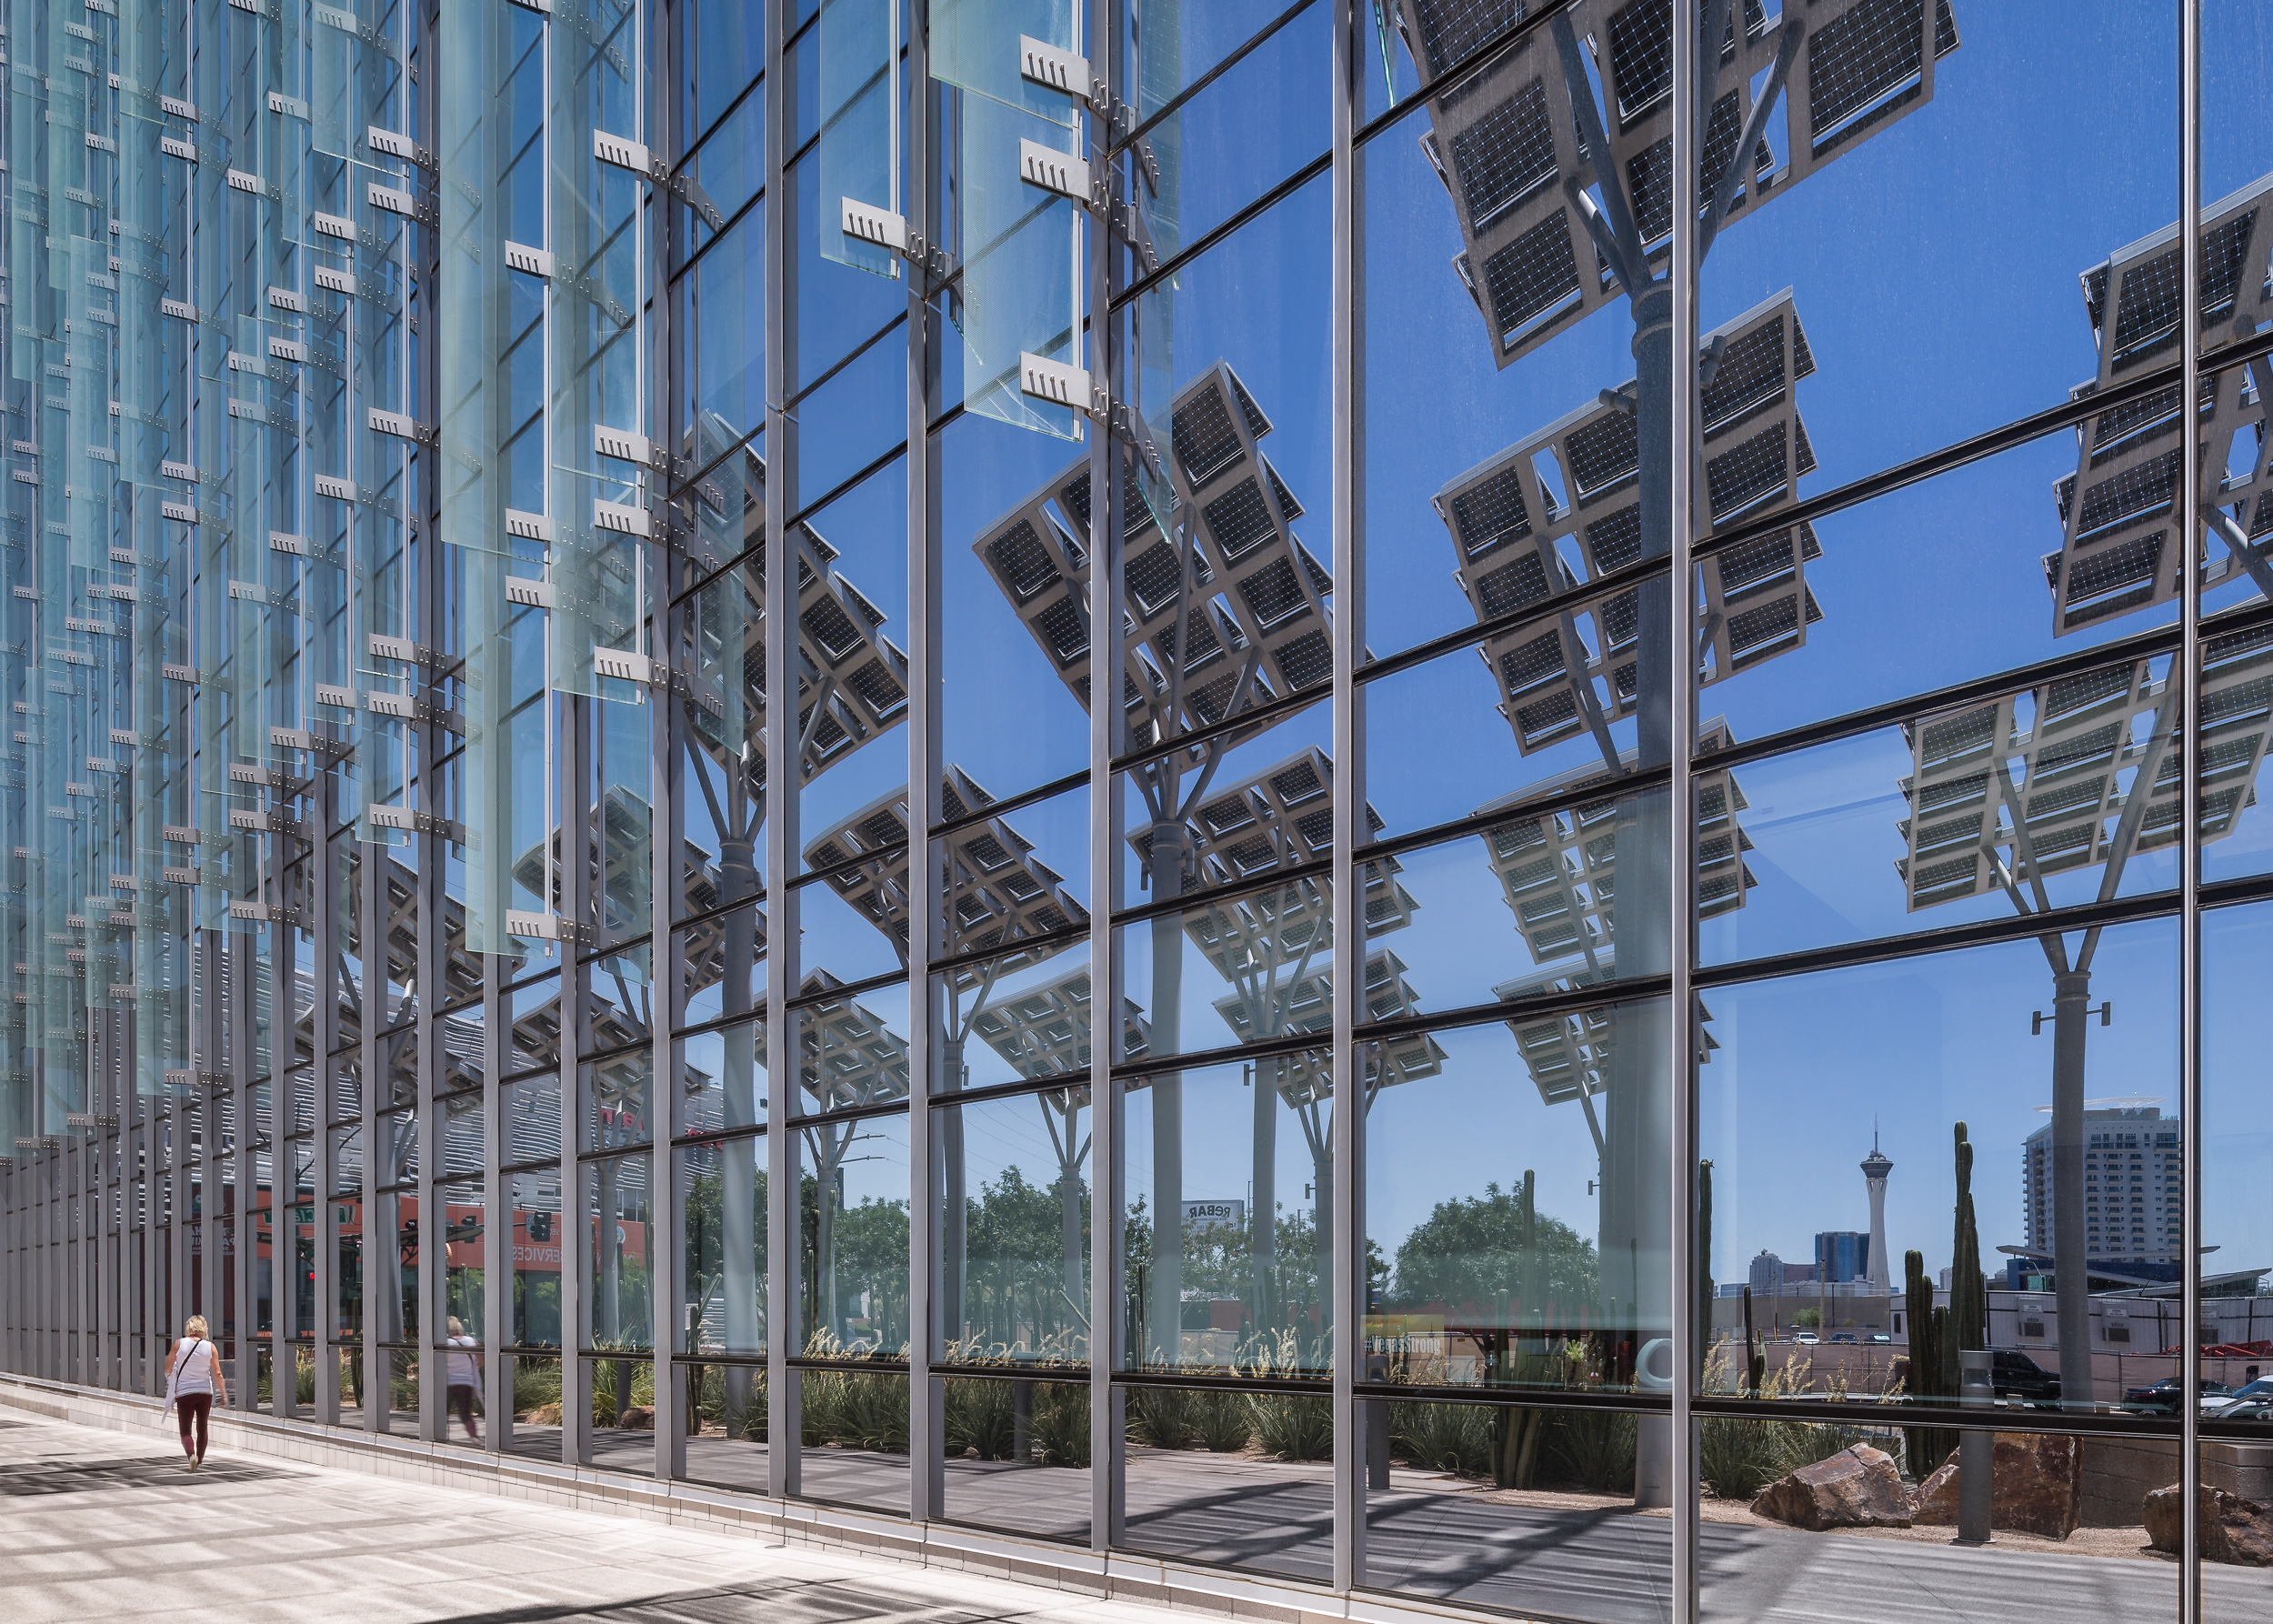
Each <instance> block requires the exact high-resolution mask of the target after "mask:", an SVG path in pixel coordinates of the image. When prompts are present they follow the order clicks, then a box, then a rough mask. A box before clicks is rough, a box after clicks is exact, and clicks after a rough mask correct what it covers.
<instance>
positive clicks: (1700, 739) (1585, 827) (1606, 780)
mask: <svg viewBox="0 0 2273 1624" xmlns="http://www.w3.org/2000/svg"><path fill="white" fill-rule="evenodd" d="M1734 742H1735V739H1734V737H1733V736H1732V735H1731V734H1730V733H1729V731H1728V724H1727V720H1726V719H1725V718H1723V717H1714V718H1713V719H1712V720H1711V721H1709V722H1707V723H1706V724H1704V726H1703V727H1700V728H1699V729H1698V735H1697V753H1698V754H1699V755H1709V754H1711V753H1712V752H1714V751H1717V750H1723V749H1726V748H1727V747H1729V746H1730V745H1731V744H1733V743H1734ZM1632 755H1633V753H1632V752H1631V751H1628V752H1626V754H1625V756H1624V757H1622V758H1621V759H1622V761H1623V762H1630V761H1631V759H1632ZM1695 781H1696V785H1697V917H1699V918H1700V919H1710V918H1717V917H1719V916H1720V915H1722V914H1726V913H1729V912H1732V911H1734V910H1735V909H1737V908H1740V907H1743V906H1744V904H1745V894H1746V893H1747V891H1749V890H1750V889H1751V888H1752V887H1754V886H1755V885H1757V884H1758V883H1759V882H1758V881H1757V880H1756V879H1754V878H1753V877H1752V871H1751V869H1750V868H1749V867H1747V866H1746V864H1745V861H1744V854H1745V853H1746V852H1747V851H1750V850H1751V849H1752V841H1751V839H1750V837H1747V835H1746V834H1745V832H1744V828H1743V826H1742V825H1740V824H1739V823H1738V822H1737V813H1739V812H1741V811H1743V810H1744V809H1745V807H1746V801H1745V798H1744V790H1743V789H1742V787H1739V786H1738V785H1737V781H1736V778H1735V776H1734V775H1733V774H1730V773H1727V772H1717V773H1716V772H1699V773H1697V775H1696V780H1695ZM1617 782H1618V781H1617V778H1616V777H1612V776H1611V775H1610V774H1608V773H1607V772H1605V771H1603V770H1602V769H1601V768H1599V767H1581V768H1579V769H1577V771H1575V772H1570V773H1566V774H1564V775H1562V776H1561V777H1557V778H1550V779H1548V780H1547V782H1546V783H1544V784H1541V785H1537V786H1534V787H1530V788H1527V789H1525V790H1522V791H1519V792H1517V794H1514V795H1509V796H1507V797H1503V798H1502V799H1500V800H1498V801H1494V802H1490V803H1487V805H1485V806H1483V807H1478V808H1477V810H1478V811H1479V812H1490V811H1492V810H1493V809H1494V808H1495V807H1500V806H1505V805H1507V804H1508V803H1510V802H1513V801H1516V800H1517V799H1521V800H1525V801H1536V800H1537V799H1539V798H1540V797H1542V796H1553V795H1557V794H1560V793H1561V792H1563V791H1566V790H1567V791H1570V792H1572V793H1574V794H1579V793H1583V792H1584V791H1586V790H1588V789H1591V788H1595V787H1597V786H1598V787H1601V788H1602V789H1604V790H1605V791H1607V792H1608V793H1607V794H1606V795H1605V796H1604V797H1603V798H1601V799H1600V800H1576V801H1573V802H1572V804H1570V805H1568V806H1567V807H1560V808H1558V809H1557V810H1555V811H1551V812H1542V813H1538V814H1537V815H1535V816H1532V817H1518V818H1514V819H1511V820H1509V821H1508V822H1507V823H1503V824H1497V825H1495V826H1493V827H1491V828H1489V829H1487V830H1486V831H1485V832H1484V835H1483V840H1484V847H1485V850H1486V851H1487V853H1488V854H1489V856H1490V858H1491V865H1492V871H1493V873H1495V874H1496V875H1497V876H1498V877H1499V885H1500V889H1501V892H1502V893H1503V894H1504V896H1505V897H1506V900H1507V907H1508V909H1509V911H1511V912H1512V913H1513V914H1514V915H1515V916H1516V929H1517V931H1518V932H1520V933H1521V934H1522V937H1523V943H1524V946H1525V947H1527V948H1529V949H1530V952H1531V957H1532V958H1533V959H1534V960H1535V961H1537V963H1539V964H1541V965H1551V964H1554V963H1555V962H1556V961H1557V960H1558V959H1563V958H1568V957H1583V958H1584V959H1585V960H1586V970H1585V974H1586V975H1587V976H1588V977H1595V978H1603V979H1607V978H1608V977H1611V976H1613V975H1614V974H1615V947H1616V942H1615V937H1616V928H1617V915H1616V910H1615V907H1614V906H1613V905H1614V901H1615V897H1616V895H1617V825H1618V820H1619V817H1620V816H1621V813H1622V809H1623V808H1624V804H1625V803H1624V798H1623V797H1620V796H1619V794H1618V793H1617Z"/></svg>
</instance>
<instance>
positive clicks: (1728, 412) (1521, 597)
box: [1435, 288, 1823, 755]
mask: <svg viewBox="0 0 2273 1624" xmlns="http://www.w3.org/2000/svg"><path fill="white" fill-rule="evenodd" d="M1705 356H1706V359H1705V364H1704V366H1705V370H1704V374H1703V377H1702V384H1701V387H1700V389H1699V392H1698V393H1699V405H1700V408H1701V409H1700V413H1699V420H1700V424H1701V427H1702V456H1703V466H1704V472H1705V485H1704V489H1705V494H1706V497H1707V515H1705V516H1703V517H1705V518H1707V520H1708V522H1707V523H1706V524H1704V525H1703V526H1701V527H1700V533H1701V534H1704V535H1709V534H1710V533H1711V530H1712V528H1713V527H1714V526H1720V525H1727V524H1736V523H1739V522H1744V521H1748V520H1751V519H1755V518H1757V516H1759V515H1760V514H1762V513H1764V512H1766V511H1767V510H1769V509H1770V508H1773V507H1774V506H1777V505H1778V504H1780V503H1784V502H1787V501H1790V500H1791V499H1792V498H1793V497H1794V496H1795V495H1796V494H1797V484H1798V479H1799V476H1801V475H1803V474H1807V473H1812V472H1813V471H1814V469H1815V466H1816V459H1815V453H1814V451H1813V450H1812V449H1811V448H1810V447H1809V446H1808V444H1807V427H1806V426H1805V425H1804V424H1803V423H1801V421H1800V418H1799V413H1798V409H1797V404H1796V402H1795V398H1794V386H1795V385H1796V384H1797V381H1798V380H1799V379H1801V378H1804V377H1807V376H1809V375H1810V374H1812V373H1813V372H1814V371H1815V357H1814V356H1813V355H1812V354H1810V353H1809V351H1808V348H1807V334H1806V332H1805V331H1804V330H1803V329H1802V328H1801V326H1800V325H1799V313H1798V311H1797V309H1796V308H1794V306H1793V304H1792V297H1791V292H1790V290H1789V289H1788V288H1787V289H1786V290H1785V291H1784V292H1782V293H1780V294H1778V295H1777V296H1775V297H1774V298H1772V299H1769V300H1767V301H1766V302H1764V303H1762V304H1760V305H1758V306H1755V307H1754V308H1753V309H1751V310H1748V311H1747V312H1745V314H1744V315H1742V316H1738V317H1737V318H1736V319H1735V320H1734V321H1731V322H1727V323H1726V324H1724V325H1723V326H1720V327H1718V328H1717V329H1715V330H1714V331H1713V332H1712V333H1710V334H1707V336H1706V344H1705ZM1634 393H1635V386H1634V384H1633V382H1632V381H1631V380H1629V381H1628V382H1627V384H1626V385H1625V386H1623V387H1622V388H1620V389H1617V390H1614V391H1606V392H1605V396H1604V398H1603V399H1602V401H1601V402H1600V403H1598V404H1597V405H1595V406H1587V407H1584V408H1582V409H1580V410H1578V411H1576V412H1573V413H1571V414H1570V415H1569V416H1566V417H1563V418H1561V419H1559V420H1558V421H1557V422H1555V423H1552V424H1549V425H1548V426H1547V427H1545V428H1543V429H1541V430H1540V431H1539V432H1538V433H1537V434H1535V435H1533V436H1530V437H1529V438H1528V439H1525V440H1521V441H1518V442H1517V444H1515V445H1513V446H1509V447H1508V448H1507V450H1505V451H1502V452H1501V453H1499V454H1498V455H1497V456H1494V457H1492V458H1490V459H1489V460H1488V461H1487V462H1484V463H1481V464H1479V465H1477V466H1476V467H1474V468H1471V469H1469V470H1468V471H1467V473H1465V474H1463V475H1461V476H1459V477H1458V478H1457V479H1455V480H1452V481H1451V482H1449V483H1448V484H1447V485H1446V486H1445V487H1444V488H1443V489H1442V490H1441V491H1439V492H1437V496H1436V498H1435V503H1436V508H1437V516H1438V517H1439V518H1441V519H1442V520H1443V521H1444V524H1445V527H1446V528H1447V530H1448V531H1450V532H1451V535H1452V540H1453V546H1454V549H1455V553H1456V556H1457V558H1458V559H1459V564H1458V566H1457V568H1456V569H1455V570H1454V579H1455V580H1457V582H1458V583H1459V585H1460V589H1461V591H1462V592H1464V593H1466V594H1467V599H1468V603H1469V606H1471V607H1472V608H1473V609H1474V610H1475V613H1476V617H1477V620H1479V621H1484V620H1490V619H1495V618H1497V617H1501V616H1504V615H1508V614H1511V613H1513V612H1515V611H1517V610H1518V609H1522V608H1524V607H1526V606H1528V605H1531V604H1535V603H1538V602H1540V601H1542V600H1544V599H1546V598H1547V597H1550V596H1554V595H1556V594H1557V593H1561V592H1567V591H1568V590H1570V589H1571V588H1572V587H1574V586H1577V585H1579V584H1580V582H1582V581H1586V580H1593V579H1596V578H1597V577H1599V576H1603V575H1605V574H1607V573H1608V572H1609V571H1611V570H1615V569H1619V568H1623V567H1624V566H1627V565H1629V564H1632V563H1634V562H1635V561H1636V560H1637V559H1638V558H1639V557H1640V556H1642V539H1641V480H1640V476H1639V475H1640V455H1639V448H1638V446H1637V436H1636V426H1635V422H1634V415H1633V399H1634ZM1822 551H1823V549H1822V547H1821V546H1819V545H1818V544H1817V540H1816V535H1815V529H1814V526H1810V525H1807V524H1805V523H1803V524H1800V525H1798V526H1794V528H1793V529H1791V530H1785V531H1780V532H1777V534H1775V535H1772V536H1763V537H1761V538H1760V539H1758V540H1757V541H1753V542H1747V543H1746V544H1745V545H1744V546H1739V547H1733V548H1730V549H1728V550H1727V551H1724V552H1720V553H1716V554H1713V555H1712V556H1709V557H1707V558H1706V559H1705V560H1704V562H1703V564H1702V566H1700V571H1699V574H1700V578H1701V584H1702V587H1703V590H1702V591H1701V592H1700V593H1699V595H1698V625H1697V646H1698V647H1697V667H1698V669H1697V680H1698V682H1699V683H1700V685H1703V686H1707V687H1709V686H1710V685H1712V684H1714V683H1717V682H1720V681H1723V680H1725V679H1726V678H1727V677H1733V676H1735V675H1736V674H1737V672H1739V671H1742V670H1745V669H1747V668H1748V667H1752V666H1756V665H1757V664H1759V663H1760V662H1761V661H1763V660H1767V659H1773V658H1774V657H1776V656H1777V655H1779V654H1785V653H1788V652H1789V651H1790V650H1792V649H1795V648H1797V647H1801V646H1802V645H1803V644H1805V643H1806V641H1807V627H1810V626H1812V625H1814V624H1815V623H1816V622H1817V621H1818V620H1820V619H1822V618H1823V611H1822V610H1821V609H1820V608H1819V607H1817V604H1816V600H1815V595H1814V594H1813V593H1812V592H1810V591H1809V590H1808V589H1807V576H1806V570H1807V565H1808V564H1809V563H1810V562H1812V561H1813V560H1814V559H1816V558H1818V557H1820V556H1822ZM1574 558H1575V559H1576V560H1577V568H1574V567H1573V566H1572V560H1573V559H1574ZM1640 619H1641V616H1640V593H1639V590H1638V589H1630V590H1628V591H1626V592H1622V593H1619V594H1617V596H1613V597H1609V598H1607V599H1606V600H1604V601H1603V602H1601V603H1598V604H1597V605H1594V606H1591V607H1589V608H1587V609H1585V610H1582V611H1578V612H1577V613H1574V614H1570V615H1566V616H1564V617H1562V624H1561V625H1560V626H1559V627H1548V628H1547V629H1545V630H1541V629H1539V628H1538V627H1536V626H1534V627H1526V628H1525V629H1523V630H1521V631H1517V632H1512V633H1506V634H1502V635H1501V636H1498V637H1491V638H1487V640H1486V641H1485V642H1484V643H1483V644H1482V645H1481V646H1480V647H1479V648H1478V650H1477V652H1478V653H1479V654H1480V655H1481V656H1482V657H1483V659H1484V662H1485V664H1486V665H1487V666H1488V667H1490V668H1491V672H1492V677H1493V681H1494V682H1495V684H1496V685H1497V687H1498V688H1499V691H1500V695H1501V704H1500V714H1502V715H1503V716H1505V717H1507V723H1508V726H1509V727H1512V728H1514V730H1515V735H1516V746H1517V748H1518V749H1519V750H1521V751H1522V752H1523V753H1524V754H1525V755H1530V754H1532V753H1533V752H1535V751H1537V750H1543V749H1546V748H1547V747H1550V746H1553V745H1557V744H1560V743H1562V742H1563V741H1564V740H1565V739H1567V738H1572V737H1577V735H1579V734H1580V733H1582V732H1586V731H1588V730H1592V731H1593V732H1595V733H1596V734H1597V737H1602V736H1604V735H1605V734H1607V727H1608V725H1609V724H1610V723H1612V722H1615V721H1617V720H1618V719H1619V718H1620V717H1627V716H1630V715H1632V714H1633V713H1634V711H1635V709H1636V707H1637V704H1638V698H1637V695H1638V692H1639V687H1640V683H1639V677H1638V667H1637V660H1638V654H1637V639H1638V633H1639V627H1640ZM1582 620H1583V621H1585V622H1586V623H1587V632H1588V633H1589V634H1590V635H1587V636H1582V635H1581V632H1580V629H1579V622H1580V621H1582ZM1605 742H1606V748H1607V740H1606V741H1605Z"/></svg>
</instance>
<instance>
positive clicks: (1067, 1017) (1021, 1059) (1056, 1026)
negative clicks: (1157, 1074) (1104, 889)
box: [971, 966, 1152, 1100]
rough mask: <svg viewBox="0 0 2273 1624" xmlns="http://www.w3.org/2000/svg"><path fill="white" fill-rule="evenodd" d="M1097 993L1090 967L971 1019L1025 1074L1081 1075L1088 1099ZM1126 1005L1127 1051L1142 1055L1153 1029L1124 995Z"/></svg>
mask: <svg viewBox="0 0 2273 1624" xmlns="http://www.w3.org/2000/svg"><path fill="white" fill-rule="evenodd" d="M1095 997H1096V993H1095V989H1094V987H1093V985H1092V983H1091V980H1090V977H1089V971H1088V967H1086V966H1084V967H1081V968H1080V969H1077V970H1073V971H1070V972H1068V973H1067V974H1066V975H1063V976H1060V977H1057V978H1056V980H1054V981H1046V982H1044V983H1042V984H1041V985H1040V986H1038V987H1026V988H1024V989H1022V990H1020V991H1018V992H1015V993H1011V994H1009V995H1007V996H1006V997H1002V998H1000V999H997V1000H996V1002H994V1003H992V1004H989V1005H987V1006H986V1007H985V1008H983V1009H981V1010H979V1011H978V1013H977V1014H976V1015H975V1016H973V1017H972V1018H971V1030H972V1031H973V1032H974V1033H975V1034H976V1035H977V1036H978V1037H979V1038H981V1039H983V1040H984V1041H985V1042H986V1046H987V1047H988V1048H991V1049H993V1050H994V1051H995V1052H996V1054H998V1055H1000V1056H1001V1057H1002V1058H1004V1059H1005V1060H1006V1061H1007V1062H1008V1063H1009V1064H1010V1067H1011V1068H1012V1069H1013V1070H1015V1071H1016V1072H1017V1074H1018V1075H1019V1076H1020V1077H1025V1078H1046V1077H1063V1078H1073V1079H1078V1080H1079V1081H1080V1084H1081V1088H1079V1090H1078V1092H1079V1093H1080V1095H1081V1097H1082V1098H1084V1099H1085V1100H1086V1098H1088V1077H1089V1064H1090V1059H1091V1057H1092V1052H1093V1051H1092V1049H1091V1030H1092V1028H1091V1027H1090V1018H1091V1005H1092V1003H1093V1002H1094V999H1095ZM1121 1003H1122V1011H1121V1044H1122V1052H1123V1053H1124V1054H1125V1055H1126V1056H1127V1058H1130V1059H1132V1060H1133V1059H1138V1058H1142V1057H1143V1056H1144V1055H1145V1054H1146V1053H1147V1052H1148V1051H1149V1050H1150V1048H1151V1047H1152V1029H1151V1028H1149V1027H1148V1026H1147V1025H1146V1023H1145V1016H1144V1011H1143V1010H1142V1009H1140V1008H1139V1007H1137V1005H1136V1000H1135V999H1134V998H1124V999H1122V1000H1121Z"/></svg>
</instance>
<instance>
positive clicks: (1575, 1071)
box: [1492, 967, 1720, 1105]
mask: <svg viewBox="0 0 2273 1624" xmlns="http://www.w3.org/2000/svg"><path fill="white" fill-rule="evenodd" d="M1606 983H1607V986H1606V985H1605V984H1606ZM1590 987H1602V990H1603V991H1604V992H1605V993H1606V994H1607V996H1608V997H1613V998H1614V997H1617V983H1616V979H1615V977H1613V976H1612V975H1611V973H1610V972H1609V971H1608V970H1607V968H1606V969H1605V970H1603V971H1601V972H1600V973H1597V972H1595V971H1591V970H1587V969H1581V968H1575V967H1574V968H1568V969H1563V970H1559V971H1554V972H1551V973H1549V974H1548V975H1547V976H1545V977H1538V978H1534V977H1516V978H1514V979H1512V980H1508V981H1503V982H1501V983H1500V984H1499V985H1498V986H1497V987H1493V988H1492V995H1493V996H1494V997H1497V998H1498V999H1499V1000H1500V1001H1501V1002H1502V1003H1507V1004H1513V1003H1517V1002H1519V1001H1521V1000H1523V999H1527V998H1541V997H1549V996H1551V995H1554V994H1557V993H1572V992H1583V991H1585V990H1587V988H1590ZM1712 1018H1713V1012H1712V1011H1711V1010H1709V1009H1707V1008H1706V1007H1704V1006H1703V1005H1701V1004H1700V1005H1698V1006H1697V1064H1698V1065H1700V1066H1702V1065H1704V1064H1706V1063H1707V1061H1709V1060H1710V1059H1711V1058H1712V1056H1713V1051H1714V1050H1715V1049H1717V1048H1719V1047H1720V1042H1719V1040H1718V1039H1717V1038H1715V1037H1714V1036H1713V1035H1712V1033H1711V1032H1709V1031H1707V1029H1706V1028H1707V1026H1708V1025H1709V1024H1710V1022H1711V1021H1712ZM1507 1029H1508V1030H1509V1031H1510V1032H1513V1033H1514V1034H1515V1035H1516V1048H1517V1049H1518V1050H1519V1051H1520V1052H1521V1053H1522V1055H1523V1065H1524V1069H1525V1070H1527V1071H1528V1072H1529V1073H1530V1074H1531V1084H1532V1087H1534V1088H1537V1089H1538V1091H1539V1099H1540V1101H1541V1102H1542V1103H1543V1104H1546V1105H1561V1104H1562V1103H1563V1102H1564V1101H1566V1100H1571V1099H1578V1098H1592V1097H1594V1096H1595V1095H1597V1094H1600V1093H1601V1092H1602V1090H1603V1089H1604V1088H1606V1087H1607V1086H1608V1083H1609V1075H1610V1058H1611V1055H1612V1054H1613V1053H1614V1052H1615V1050H1616V1049H1617V1029H1618V1021H1617V1006H1616V1005H1615V1004H1613V1003H1607V1002H1606V1003H1602V1004H1597V1005H1593V1006H1590V1007H1587V1008H1585V1009H1579V1010H1575V1011H1572V1012H1569V1013H1567V1014H1561V1015H1534V1016H1530V1017H1518V1018H1513V1019H1510V1020H1509V1021H1508V1023H1507Z"/></svg>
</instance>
